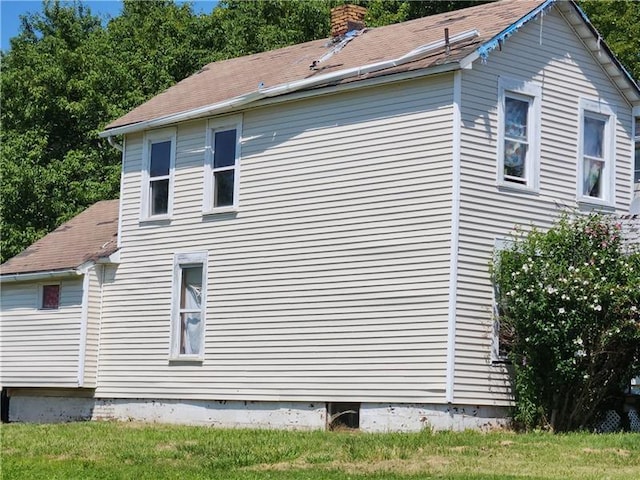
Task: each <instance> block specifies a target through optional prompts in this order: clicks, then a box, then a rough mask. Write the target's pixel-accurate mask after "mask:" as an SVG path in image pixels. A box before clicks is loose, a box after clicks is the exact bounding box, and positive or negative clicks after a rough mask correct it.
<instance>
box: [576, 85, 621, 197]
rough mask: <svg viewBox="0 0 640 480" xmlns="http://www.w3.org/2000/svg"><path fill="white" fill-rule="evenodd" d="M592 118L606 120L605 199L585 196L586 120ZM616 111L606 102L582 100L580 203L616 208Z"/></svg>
mask: <svg viewBox="0 0 640 480" xmlns="http://www.w3.org/2000/svg"><path fill="white" fill-rule="evenodd" d="M585 116H592V117H593V118H600V119H604V120H606V124H605V127H604V145H603V148H602V151H603V154H604V169H603V174H604V178H603V179H602V188H603V191H604V194H603V198H595V197H589V196H586V195H584V193H583V191H582V188H583V184H584V181H583V174H584V160H583V154H584V152H583V150H584V118H585ZM615 125H616V114H615V111H614V110H613V109H612V108H611V107H610V106H609V105H608V104H606V103H605V102H603V101H598V100H590V99H585V98H581V99H580V115H578V132H579V134H578V159H577V163H578V168H577V172H578V178H577V179H576V180H577V181H576V196H577V200H578V203H581V204H590V205H599V206H608V207H611V206H614V205H615V176H616V171H615Z"/></svg>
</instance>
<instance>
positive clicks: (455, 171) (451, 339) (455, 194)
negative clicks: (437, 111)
mask: <svg viewBox="0 0 640 480" xmlns="http://www.w3.org/2000/svg"><path fill="white" fill-rule="evenodd" d="M461 101H462V71H460V70H458V71H455V72H454V73H453V151H452V159H451V163H452V182H453V185H452V189H451V196H452V199H451V201H452V204H451V248H450V251H449V310H448V325H447V376H446V389H445V398H446V401H447V403H453V401H454V398H455V397H454V386H455V365H456V311H457V308H456V307H457V305H458V246H459V241H460V179H461V159H460V142H461V138H462V135H461V131H460V130H461V128H462V114H461V111H460V104H461Z"/></svg>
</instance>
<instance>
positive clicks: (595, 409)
mask: <svg viewBox="0 0 640 480" xmlns="http://www.w3.org/2000/svg"><path fill="white" fill-rule="evenodd" d="M620 233H621V232H620V226H619V224H616V223H614V221H613V220H611V219H610V218H607V217H604V216H601V215H599V214H589V215H584V216H575V217H573V218H571V217H569V216H563V217H562V218H561V219H560V220H559V221H558V222H557V223H556V225H555V226H554V227H553V228H551V229H550V230H549V231H547V232H542V231H540V230H536V229H534V230H533V231H531V232H530V233H528V234H525V233H524V232H519V233H518V235H517V236H516V238H515V242H514V243H513V244H512V245H511V246H510V247H509V248H507V249H504V250H501V251H498V252H496V258H497V260H496V263H495V264H494V265H493V271H492V273H493V278H494V282H495V284H496V286H497V290H498V303H499V305H500V329H501V341H502V342H503V343H506V344H507V347H508V349H509V351H510V353H509V357H510V359H511V361H512V363H513V369H514V389H515V396H516V415H515V418H516V420H517V421H519V422H521V423H522V424H523V425H524V426H525V427H528V428H532V427H536V426H543V425H546V424H549V425H550V426H551V427H552V428H553V429H554V430H556V431H566V430H574V429H580V428H587V427H591V426H593V425H594V422H595V421H596V420H597V419H598V415H599V414H601V413H602V412H603V411H604V410H605V409H607V408H610V407H611V405H612V403H611V402H614V401H615V400H616V398H619V397H620V395H621V393H622V392H623V390H624V388H625V386H627V385H628V384H629V381H630V379H631V378H632V377H633V376H634V374H635V375H637V374H638V373H640V371H639V368H640V363H639V362H640V252H638V251H630V249H629V248H628V247H627V246H625V245H624V244H623V242H622V240H621V235H620Z"/></svg>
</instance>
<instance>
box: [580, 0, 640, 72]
mask: <svg viewBox="0 0 640 480" xmlns="http://www.w3.org/2000/svg"><path fill="white" fill-rule="evenodd" d="M579 4H580V7H581V8H582V9H583V10H584V11H585V13H586V14H587V16H588V17H589V19H590V20H591V22H592V23H593V24H594V26H595V27H596V28H597V29H598V31H599V32H600V34H601V35H602V36H603V38H604V39H605V41H606V42H607V44H608V45H609V46H610V47H611V49H612V50H613V52H614V53H615V54H616V56H617V57H618V59H619V60H620V62H622V64H623V65H624V66H625V67H626V68H627V70H628V71H629V73H631V75H632V76H633V77H634V78H635V79H636V81H638V79H640V2H638V1H628V0H607V1H603V0H582V1H580V2H579Z"/></svg>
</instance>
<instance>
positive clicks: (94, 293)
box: [83, 265, 105, 388]
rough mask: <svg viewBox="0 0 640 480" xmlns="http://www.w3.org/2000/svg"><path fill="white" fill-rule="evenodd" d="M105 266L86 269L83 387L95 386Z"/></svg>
mask: <svg viewBox="0 0 640 480" xmlns="http://www.w3.org/2000/svg"><path fill="white" fill-rule="evenodd" d="M104 268H105V267H103V266H101V265H98V266H96V267H95V268H92V269H90V270H89V271H88V273H87V275H89V295H88V304H87V340H86V345H85V355H84V381H83V387H85V388H95V386H96V383H97V376H98V350H99V341H100V317H101V311H102V275H103V270H104Z"/></svg>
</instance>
